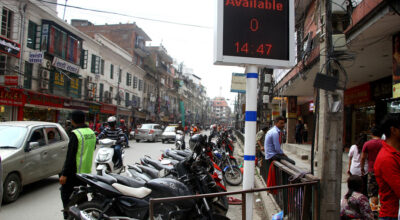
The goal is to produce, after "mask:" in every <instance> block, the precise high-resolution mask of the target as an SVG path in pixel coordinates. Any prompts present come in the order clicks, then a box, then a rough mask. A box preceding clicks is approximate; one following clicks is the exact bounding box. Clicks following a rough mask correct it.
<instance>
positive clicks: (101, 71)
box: [100, 59, 104, 75]
mask: <svg viewBox="0 0 400 220" xmlns="http://www.w3.org/2000/svg"><path fill="white" fill-rule="evenodd" d="M100 74H101V75H104V60H103V59H101V63H100Z"/></svg>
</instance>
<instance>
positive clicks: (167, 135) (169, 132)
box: [162, 126, 177, 143]
mask: <svg viewBox="0 0 400 220" xmlns="http://www.w3.org/2000/svg"><path fill="white" fill-rule="evenodd" d="M176 127H177V126H168V127H166V128H165V130H164V132H163V133H162V142H163V143H165V142H169V141H175V137H176Z"/></svg>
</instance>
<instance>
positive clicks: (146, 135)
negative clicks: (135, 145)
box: [134, 124, 162, 142]
mask: <svg viewBox="0 0 400 220" xmlns="http://www.w3.org/2000/svg"><path fill="white" fill-rule="evenodd" d="M161 134H162V128H161V125H159V124H143V125H142V126H141V127H140V128H138V129H137V130H136V132H135V137H134V138H135V140H136V142H139V141H140V140H146V141H151V142H155V141H157V140H161Z"/></svg>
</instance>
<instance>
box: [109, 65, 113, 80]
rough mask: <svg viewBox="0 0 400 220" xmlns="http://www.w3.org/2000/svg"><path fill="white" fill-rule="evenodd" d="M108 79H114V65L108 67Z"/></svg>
mask: <svg viewBox="0 0 400 220" xmlns="http://www.w3.org/2000/svg"><path fill="white" fill-rule="evenodd" d="M110 79H114V65H112V64H111V65H110Z"/></svg>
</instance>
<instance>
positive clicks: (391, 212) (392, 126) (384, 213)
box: [374, 114, 400, 220]
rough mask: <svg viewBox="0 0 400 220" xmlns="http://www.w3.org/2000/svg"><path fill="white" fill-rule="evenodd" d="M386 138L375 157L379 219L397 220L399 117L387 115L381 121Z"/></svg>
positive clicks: (399, 152)
mask: <svg viewBox="0 0 400 220" xmlns="http://www.w3.org/2000/svg"><path fill="white" fill-rule="evenodd" d="M381 129H382V131H383V133H384V134H385V136H386V141H382V148H381V150H380V151H379V153H378V156H377V157H376V160H375V164H374V172H375V178H376V182H377V183H378V186H379V200H380V204H381V208H380V211H379V219H389V220H394V219H398V216H399V199H400V116H399V115H397V114H389V115H387V116H385V118H384V119H383V121H382V125H381Z"/></svg>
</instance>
